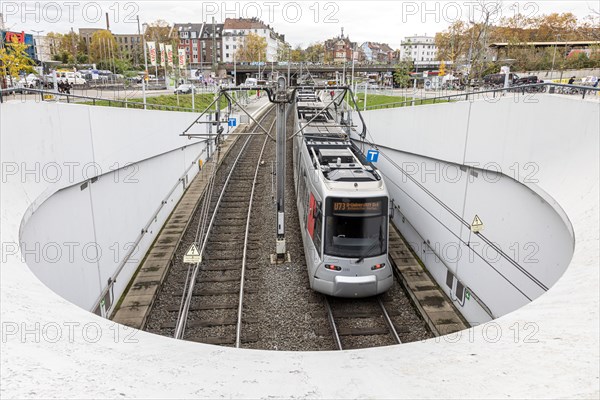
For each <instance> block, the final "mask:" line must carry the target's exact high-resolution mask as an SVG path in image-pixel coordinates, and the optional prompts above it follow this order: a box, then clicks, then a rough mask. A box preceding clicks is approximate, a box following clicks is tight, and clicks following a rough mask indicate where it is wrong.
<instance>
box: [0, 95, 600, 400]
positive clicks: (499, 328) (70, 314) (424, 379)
mask: <svg viewBox="0 0 600 400" xmlns="http://www.w3.org/2000/svg"><path fill="white" fill-rule="evenodd" d="M452 106H453V105H450V107H452ZM36 107H37V106H36ZM39 107H40V108H35V109H34V110H35V111H36V112H35V113H32V112H31V110H32V106H31V105H30V104H2V105H0V115H1V118H0V120H1V121H0V141H1V143H0V144H1V146H0V152H1V156H2V161H3V163H4V162H5V161H10V162H15V161H16V162H21V161H36V160H37V161H48V160H56V159H59V160H62V159H77V155H78V154H79V153H80V152H81V150H84V151H89V150H87V149H88V147H86V146H85V145H82V146H81V147H80V148H78V147H77V146H78V143H80V141H79V136H72V137H71V138H72V140H70V141H69V146H63V144H62V142H61V140H60V137H49V138H48V137H47V136H48V134H47V133H46V132H45V131H44V130H39V131H36V130H27V129H26V126H25V127H21V124H20V121H21V117H23V116H26V117H29V118H30V119H31V120H40V121H48V120H50V119H56V114H57V113H56V110H57V109H59V108H62V107H80V106H68V105H60V106H54V105H48V106H42V105H40V106H39ZM44 107H48V108H44ZM437 107H438V106H423V110H422V111H417V108H420V107H417V108H415V110H413V111H412V112H419V113H423V114H420V115H421V117H423V118H421V119H420V121H421V122H420V123H419V124H416V123H415V124H414V125H413V132H415V133H420V134H421V135H410V136H407V138H406V139H405V140H403V142H405V143H406V144H407V146H406V147H405V146H402V149H406V150H408V151H411V150H410V147H411V146H412V148H413V150H412V152H413V153H414V152H415V151H416V150H419V148H417V147H416V144H415V143H412V142H413V140H411V139H410V137H412V138H414V140H415V141H416V140H417V139H418V140H420V141H422V143H421V148H420V150H422V154H423V155H428V156H430V157H431V158H439V159H444V157H440V156H439V154H440V153H441V152H443V151H442V150H443V149H441V148H440V146H439V140H437V139H436V137H437V135H436V134H435V133H436V132H439V131H440V128H441V127H443V123H438V121H436V119H437V118H438V116H439V114H440V113H439V109H437ZM473 107H476V105H473ZM515 107H517V106H515ZM547 107H551V108H547ZM427 109H428V110H430V111H426V110H427ZM541 109H546V110H547V111H548V112H545V113H544V114H543V115H545V116H547V118H548V119H549V120H550V121H548V122H547V123H544V124H545V125H543V127H545V128H546V130H545V132H550V133H551V134H552V140H550V141H547V142H545V143H546V145H545V147H544V148H543V150H539V149H538V145H539V143H542V142H543V141H540V139H541V138H543V135H542V132H540V131H537V130H536V131H533V130H531V129H525V130H522V131H521V134H520V135H519V136H517V135H516V134H515V135H513V134H512V133H511V132H509V135H508V137H502V136H499V137H495V138H494V137H492V138H489V139H488V140H489V141H488V142H487V143H485V141H484V143H482V146H475V144H476V143H477V142H471V143H470V144H471V145H473V146H474V147H473V148H472V150H473V151H479V150H481V149H482V148H486V147H487V145H488V144H493V145H501V147H502V148H503V149H505V150H504V156H505V157H506V158H507V159H509V158H511V157H512V156H514V158H516V159H521V158H524V159H529V160H532V161H535V162H539V163H540V174H541V175H540V182H539V184H538V185H539V186H540V187H541V188H543V189H544V190H545V191H546V192H547V193H548V195H549V196H551V197H552V198H554V199H555V200H556V201H557V202H558V203H559V204H560V206H561V207H562V208H563V209H564V211H565V213H566V215H567V216H568V219H569V220H570V221H571V222H572V225H573V232H574V236H575V238H576V242H575V252H574V255H573V258H572V260H571V262H570V264H569V267H568V268H567V270H566V272H565V274H564V276H563V277H562V278H561V279H559V281H558V282H557V283H556V284H555V285H554V286H553V287H552V288H551V289H550V290H549V291H548V292H547V293H546V294H544V295H543V296H541V297H539V298H538V299H536V300H535V301H534V302H532V303H530V304H528V305H526V306H524V307H522V308H520V309H518V310H516V311H514V312H512V313H510V314H507V315H505V316H503V317H501V318H498V319H496V320H495V321H493V322H490V323H486V324H483V325H481V326H478V327H475V328H472V329H470V330H469V331H468V332H462V333H458V334H456V335H453V336H449V337H443V338H439V339H434V340H428V341H424V342H419V343H411V344H407V345H400V346H392V347H387V348H378V349H372V350H360V351H345V352H320V353H317V352H312V353H298V352H262V351H251V350H235V349H228V348H220V347H219V348H218V347H214V346H208V345H202V344H197V343H190V342H182V341H175V340H173V339H168V338H164V337H158V336H155V335H151V334H148V333H145V332H138V331H133V330H131V329H127V328H126V327H123V326H119V325H116V324H114V323H112V322H111V321H107V320H105V319H102V318H100V317H97V316H95V315H93V314H91V313H89V312H86V311H85V310H82V309H80V308H78V307H76V306H74V305H73V304H72V303H69V302H68V301H66V300H64V299H62V298H61V297H60V296H58V295H56V294H55V293H54V292H52V291H51V290H50V289H48V288H47V287H46V286H44V284H42V283H41V282H40V281H39V280H38V279H36V277H35V276H34V275H33V274H32V273H31V271H30V269H29V268H28V266H27V265H26V264H25V263H24V262H23V260H22V258H21V254H20V253H19V251H18V249H16V250H15V249H13V248H12V247H10V245H11V244H12V243H18V241H19V227H20V224H21V222H22V221H23V220H24V218H25V219H27V218H29V216H28V214H27V210H28V209H31V208H30V207H32V206H34V205H37V204H40V203H41V202H42V201H43V200H45V199H46V198H47V196H48V195H49V194H51V193H54V192H56V190H57V186H58V188H61V187H63V186H64V185H63V186H61V185H52V184H49V183H48V182H33V181H31V180H26V181H24V182H22V181H20V180H14V179H3V181H2V190H1V191H0V196H1V201H2V208H1V223H2V231H1V235H2V238H1V239H2V244H3V248H2V265H1V268H0V278H1V279H0V304H1V305H2V306H1V308H0V320H1V321H0V322H1V328H2V332H1V338H0V339H1V340H0V350H1V352H2V357H1V358H0V376H1V380H2V381H1V384H0V394H1V395H2V397H16V398H26V397H45V398H67V397H68V398H82V397H89V398H98V397H103V398H115V397H139V398H148V397H153V398H154V397H177V398H215V397H235V398H238V397H253V398H257V397H261V398H263V397H286V398H289V397H319V398H357V397H371V398H415V397H426V398H465V397H472V398H488V397H489V398H502V397H503V398H508V397H512V398H515V397H543V398H598V396H599V395H600V393H599V390H598V383H599V381H598V359H599V357H600V355H599V349H598V336H599V326H598V318H599V316H598V307H599V295H598V279H599V274H598V260H599V257H598V252H599V246H598V243H599V234H598V232H599V229H598V219H599V213H598V194H599V191H598V181H599V178H600V177H599V173H598V157H599V150H598V119H599V109H598V104H597V103H596V104H595V105H593V106H591V107H590V106H587V105H582V103H581V102H576V101H572V100H571V99H557V100H554V99H548V101H547V102H546V105H545V106H544V107H541ZM541 109H537V111H538V112H539V111H541ZM581 109H585V110H586V111H585V112H587V113H588V115H587V116H586V118H584V119H580V118H581V117H582V115H581V114H583V112H584V111H582V110H581ZM510 111H511V112H515V113H517V114H518V112H516V111H515V109H514V108H513V109H511V110H510ZM559 111H560V112H559ZM80 112H81V113H85V112H88V111H86V110H81V111H80ZM113 112H114V113H115V114H111V115H112V116H113V118H114V117H115V116H116V115H117V114H116V113H117V112H118V113H120V112H124V113H125V114H118V115H120V116H121V118H122V119H125V120H127V119H128V118H129V115H131V114H128V113H129V112H131V113H133V112H134V111H133V110H129V111H121V110H113ZM151 115H152V116H151ZM170 115H172V114H171V113H162V112H148V118H156V121H155V122H156V124H157V125H159V123H160V121H159V120H161V119H164V123H165V124H168V125H169V127H171V128H173V127H174V126H175V125H177V124H174V123H173V121H174V119H171V118H170V117H168V116H170ZM538 115H539V114H538ZM564 115H569V121H579V122H576V123H575V124H574V125H573V126H574V127H575V128H576V129H573V126H571V129H569V130H568V132H567V131H564V130H563V129H564V127H565V126H566V125H568V124H567V123H565V122H563V120H564V119H565V118H564V117H563V116H564ZM404 116H405V117H406V115H404ZM521 117H522V118H525V121H523V123H524V125H525V126H528V125H533V124H529V122H527V120H528V119H529V118H530V117H531V114H527V115H522V114H521ZM536 120H537V119H536ZM44 123H46V122H44ZM394 123H395V124H398V125H399V126H403V125H404V124H407V122H406V118H404V120H399V121H394ZM388 124H389V122H388ZM538 124H539V122H538ZM489 125H490V124H487V126H488V127H489ZM428 126H433V127H434V128H435V129H434V131H435V132H431V134H428V133H427V130H428V129H427V127H428ZM554 126H556V128H558V129H554ZM15 127H17V128H15ZM63 129H70V130H75V127H68V126H65V127H63ZM446 133H447V135H449V136H457V137H463V138H464V131H458V132H455V131H453V132H450V131H446ZM143 134H144V132H140V131H139V130H137V129H135V126H133V127H131V129H130V130H129V132H127V133H126V135H128V137H129V135H131V137H132V138H133V137H139V136H141V135H143ZM423 135H425V137H423ZM482 135H484V133H482ZM128 137H127V138H124V140H127V139H128ZM51 139H55V140H51ZM444 140H445V141H446V142H448V143H451V142H452V140H450V139H444ZM136 142H138V143H139V142H140V141H139V140H137V141H136ZM34 143H35V144H36V146H31V145H32V144H34ZM38 144H39V145H38ZM41 144H44V145H43V146H42V145H41ZM400 144H403V143H400ZM177 145H178V143H175V144H174V145H173V144H172V143H170V142H168V141H167V140H165V141H163V140H160V138H159V137H157V135H155V140H147V141H146V143H145V144H144V146H129V147H128V148H123V147H120V149H121V150H122V152H123V153H125V155H131V156H132V157H133V156H135V157H136V158H137V159H140V160H141V159H145V158H148V157H151V156H152V155H155V154H159V153H160V154H162V153H165V152H168V151H170V150H172V149H173V148H174V147H177ZM30 147H31V148H30ZM565 148H573V149H574V152H572V153H568V152H565V151H564V150H565ZM146 149H148V152H147V153H149V154H140V153H146ZM511 152H512V153H511ZM118 153H120V152H115V153H114V154H112V155H117V154H118ZM470 154H476V153H470ZM528 154H530V155H529V156H528ZM523 155H524V156H523ZM522 156H523V157H522ZM81 158H82V159H85V158H84V157H83V156H81ZM125 158H126V159H128V158H129V159H131V157H125ZM110 159H111V154H105V160H106V161H107V163H110V161H111V160H110ZM115 159H116V157H115ZM475 160H477V159H475ZM454 161H455V162H456V160H454ZM458 162H462V160H458ZM109 165H110V164H109ZM542 171H543V172H542ZM582 171H584V172H585V173H582ZM484 222H485V221H484ZM74 371H75V372H74ZM490 377H493V378H490ZM374 382H376V384H374ZM432 382H433V383H432Z"/></svg>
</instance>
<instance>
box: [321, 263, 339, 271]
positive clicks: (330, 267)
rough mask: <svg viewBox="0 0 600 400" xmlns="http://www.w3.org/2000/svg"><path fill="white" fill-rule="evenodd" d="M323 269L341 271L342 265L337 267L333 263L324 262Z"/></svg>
mask: <svg viewBox="0 0 600 400" xmlns="http://www.w3.org/2000/svg"><path fill="white" fill-rule="evenodd" d="M325 269H328V270H330V271H341V270H342V267H338V266H337V265H333V264H325Z"/></svg>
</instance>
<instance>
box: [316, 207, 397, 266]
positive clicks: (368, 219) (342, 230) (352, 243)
mask: <svg viewBox="0 0 600 400" xmlns="http://www.w3.org/2000/svg"><path fill="white" fill-rule="evenodd" d="M387 224H388V221H387V198H386V197H377V198H372V199H344V198H328V199H327V208H326V223H325V254H326V255H330V256H338V257H346V258H365V257H376V256H380V255H382V254H384V253H385V252H386V249H387V229H388V225H387Z"/></svg>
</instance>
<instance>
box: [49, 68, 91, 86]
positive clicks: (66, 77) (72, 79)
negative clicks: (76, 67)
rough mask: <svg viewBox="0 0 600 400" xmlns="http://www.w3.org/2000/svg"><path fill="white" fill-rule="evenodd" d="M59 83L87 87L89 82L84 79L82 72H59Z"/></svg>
mask: <svg viewBox="0 0 600 400" xmlns="http://www.w3.org/2000/svg"><path fill="white" fill-rule="evenodd" d="M56 75H57V76H58V78H57V82H68V83H70V84H72V85H85V84H86V83H87V81H86V80H85V79H83V76H81V73H80V72H64V71H57V72H56Z"/></svg>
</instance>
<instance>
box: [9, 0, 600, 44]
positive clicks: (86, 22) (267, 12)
mask: <svg viewBox="0 0 600 400" xmlns="http://www.w3.org/2000/svg"><path fill="white" fill-rule="evenodd" d="M479 1H480V0H458V1H422V0H419V1H368V0H362V1H319V2H316V1H276V0H274V1H270V0H265V1H239V2H234V1H226V2H225V1H112V0H109V1H73V0H64V1H60V0H59V1H50V2H44V1H37V2H22V1H10V0H0V9H1V12H2V13H3V19H4V25H5V28H7V29H11V30H14V31H22V30H24V31H27V32H30V33H31V32H32V30H44V31H45V33H48V32H50V31H54V32H67V31H69V30H70V29H71V28H73V29H74V30H75V31H77V29H78V28H84V27H85V28H91V27H98V28H105V27H106V17H105V13H108V14H109V20H110V27H111V30H112V31H113V32H114V33H135V32H137V24H136V22H135V20H136V16H138V15H139V18H140V21H141V22H142V23H144V22H152V21H155V20H157V19H164V20H166V21H167V22H169V23H173V22H202V21H207V22H210V20H211V19H212V17H215V20H216V21H217V22H222V21H223V20H224V19H225V18H226V17H230V18H235V17H253V16H259V17H261V19H262V20H263V21H265V22H266V23H269V24H270V25H272V26H273V27H274V28H275V30H276V31H277V32H279V33H283V34H285V36H286V40H287V41H288V42H289V43H291V44H292V46H296V45H302V46H306V45H308V44H310V43H312V42H317V41H322V40H324V39H327V38H330V37H333V36H335V35H338V34H339V33H340V31H341V29H342V28H344V32H345V33H346V34H347V35H349V36H350V39H351V40H352V41H356V42H359V43H362V42H364V41H367V40H369V41H375V42H386V43H389V44H390V45H391V46H392V47H393V48H399V47H400V41H401V40H402V39H403V38H404V37H405V36H412V35H414V34H419V35H423V34H428V35H433V34H435V32H438V31H441V30H444V29H445V28H446V27H447V26H448V25H449V24H450V23H452V22H453V21H455V20H457V19H462V20H464V21H468V20H469V19H471V20H477V19H478V17H479V16H480V15H481V8H480V7H479V6H477V4H478V3H479ZM488 4H489V5H488V7H490V9H497V4H498V3H497V2H490V1H488ZM500 7H501V8H500V11H499V13H497V15H501V16H512V15H514V14H515V13H517V12H520V13H522V14H525V15H539V14H549V13H552V12H558V13H562V12H572V13H574V14H575V15H576V16H578V17H579V18H583V17H585V16H586V15H589V14H590V9H591V8H595V9H596V10H598V8H599V6H598V1H587V0H580V1H523V0H519V1H515V0H512V1H509V0H504V1H502V2H500Z"/></svg>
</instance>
